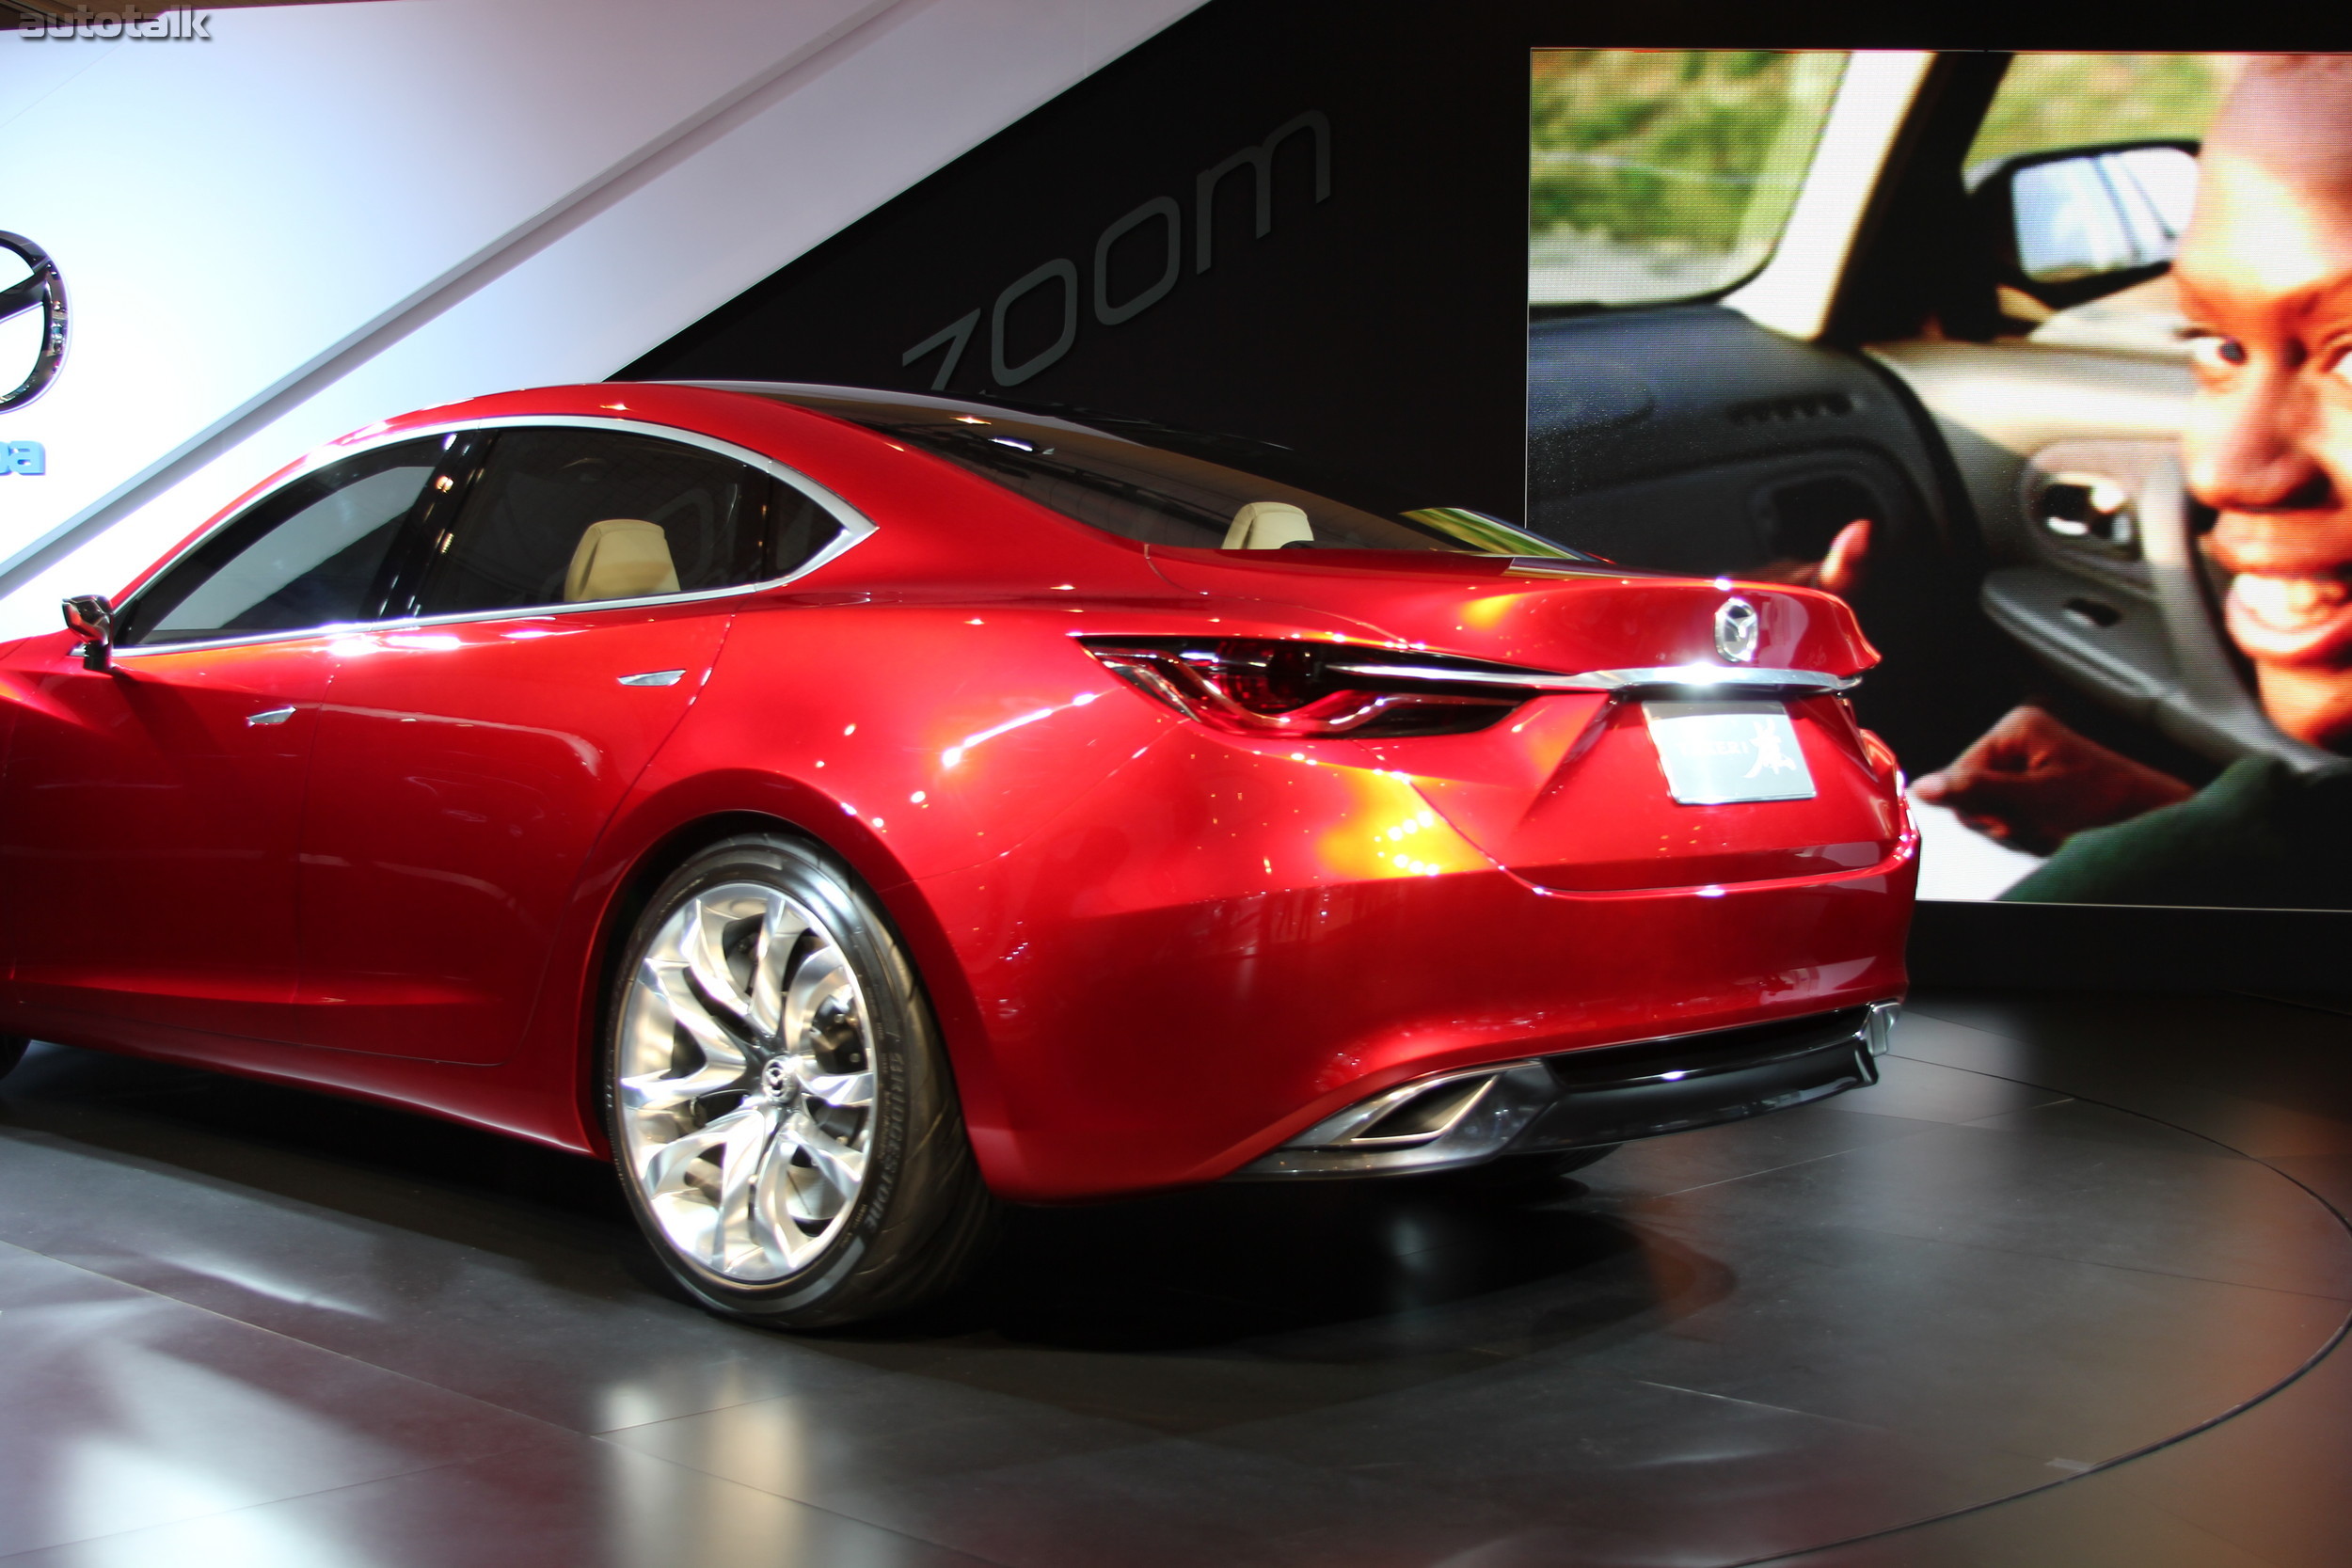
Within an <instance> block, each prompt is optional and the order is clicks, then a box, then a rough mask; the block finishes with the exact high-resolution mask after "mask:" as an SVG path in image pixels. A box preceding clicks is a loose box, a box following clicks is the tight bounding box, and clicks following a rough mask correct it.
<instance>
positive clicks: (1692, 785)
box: [1642, 703, 1813, 806]
mask: <svg viewBox="0 0 2352 1568" xmlns="http://www.w3.org/2000/svg"><path fill="white" fill-rule="evenodd" d="M1642 716H1643V717H1644V718H1645V719H1646V720H1648V721H1649V737H1650V740H1651V742H1652V743H1653V744H1655V745H1656V746H1657V748H1658V761H1659V764H1660V766H1661V767H1663V768H1665V770H1666V788H1667V790H1668V791H1669V792H1670V793H1671V794H1672V795H1673V796H1674V798H1675V799H1676V800H1678V801H1680V802H1681V803H1682V804H1684V805H1686V806H1720V805H1724V804H1727V803H1729V802H1731V801H1734V800H1811V799H1813V774H1812V771H1811V770H1810V769H1809V768H1806V767H1805V765H1804V750H1803V748H1801V747H1800V746H1798V744H1797V730H1796V726H1795V725H1793V724H1791V723H1789V722H1788V709H1787V708H1785V707H1783V706H1782V705H1780V704H1778V703H1644V704H1643V705H1642Z"/></svg>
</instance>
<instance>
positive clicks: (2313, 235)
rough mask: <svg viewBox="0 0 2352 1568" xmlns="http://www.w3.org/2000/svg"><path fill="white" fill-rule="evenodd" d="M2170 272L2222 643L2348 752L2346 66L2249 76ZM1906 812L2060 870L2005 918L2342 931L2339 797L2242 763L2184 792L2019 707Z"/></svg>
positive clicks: (2350, 880) (2043, 874)
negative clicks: (2134, 919) (2328, 914)
mask: <svg viewBox="0 0 2352 1568" xmlns="http://www.w3.org/2000/svg"><path fill="white" fill-rule="evenodd" d="M2172 271H2173V277H2174V278H2175V279H2176V280H2177V282H2178V285H2179V289H2180V296H2181V300H2182V304H2183V307H2184V309H2185V311H2186V312H2187V315H2188V317H2189V320H2190V323H2191V325H2192V328H2193V337H2192V347H2193V356H2194V362H2195V366H2196V373H2197V391H2196V396H2195V399H2194V401H2193V404H2192V407H2191V412H2190V416H2189V420H2188V423H2187V425H2186V428H2185V431H2184V434H2183V442H2182V446H2183V458H2184V462H2185V467H2186V470H2187V480H2188V486H2189V489H2190V490H2191V492H2192V493H2193V494H2195V496H2196V497H2197V498H2198V499H2200V500H2201V501H2203V502H2204V503H2205V504H2206V505H2208V506H2210V507H2212V508H2213V509H2214V510H2215V512H2216V513H2217V515H2218V516H2217V522H2216V524H2215V526H2214V529H2213V531H2212V532H2211V533H2210V534H2209V535H2208V536H2207V538H2206V540H2205V547H2206V549H2207V550H2208V551H2209V553H2210V554H2211V556H2212V559H2213V560H2214V562H2215V563H2216V564H2217V565H2218V566H2220V567H2221V568H2222V569H2223V570H2224V571H2226V572H2229V573H2231V574H2233V578H2232V586H2231V588H2230V592H2229V595H2228V599H2227V603H2226V605H2225V608H2224V618H2225V621H2226V623H2227V626H2228V629H2229V634H2230V637H2231V639H2232V640H2233V641H2234V642H2235V643H2236V644H2237V646H2238V649H2239V651H2240V652H2242V653H2243V654H2244V655H2245V656H2246V657H2247V658H2248V659H2249V661H2250V662H2251V664H2252V665H2253V668H2254V672H2255V679H2256V683H2257V687H2258V689H2259V691H2260V694H2261V698H2262V703H2263V706H2264V708H2265V711H2266V712H2267V713H2268V714H2269V716H2270V719H2271V721H2272V722H2273V723H2275V724H2277V725H2278V726H2279V728H2280V730H2282V731H2284V732H2285V733H2286V734H2288V735H2291V736H2295V737H2296V738H2297V739H2299V740H2304V741H2308V742H2310V743H2311V744H2312V745H2314V746H2319V747H2323V748H2326V749H2328V750H2331V751H2337V752H2352V57H2346V56H2337V55H2287V56H2271V57H2266V58H2261V59H2256V60H2253V61H2251V62H2249V64H2248V66H2247V68H2246V71H2245V72H2244V73H2243V75H2241V77H2240V78H2239V80H2238V84H2237V87H2236V88H2235V90H2234V91H2233V93H2232V94H2231V97H2230V100H2229V102H2228V103H2226V104H2225V105H2224V106H2223V108H2222V111H2221V113H2220V115H2219V116H2218V117H2217V119H2216V121H2215V123H2214V126H2213V129H2212V132H2211V134H2210V135H2208V136H2207V137H2206V140H2205V143H2204V150H2203V154H2202V156H2201V160H2200V167H2199V176H2198V192H2197V211H2196V216H2195V218H2194V219H2193V221H2192V222H2191V224H2190V226H2189V230H2188V232H2187V233H2186V234H2185V236H2184V237H2183V240H2182V243H2181V249H2180V254H2179V257H2178V259H2177V261H2175V263H2174V265H2173V269H2172ZM1918 793H1919V796H1920V798H1921V799H1922V800H1928V801H1931V802H1932V803H1936V804H1943V805H1948V806H1950V807H1951V808H1952V809H1953V810H1955V811H1957V812H1958V813H1960V814H1961V816H1963V818H1964V819H1966V820H1968V821H1969V822H1970V824H1971V825H1972V826H1975V827H1977V828H1979V831H1981V832H1987V833H1989V834H1990V835H1991V836H1993V837H1994V838H1998V839H2001V840H2004V841H2005V842H2009V843H2012V844H2015V845H2017V846H2019V847H2025V848H2031V849H2037V850H2041V849H2046V848H2050V847H2056V850H2057V852H2056V853H2055V854H2053V855H2052V856H2051V858H2050V860H2049V861H2048V863H2046V864H2044V865H2043V866H2042V868H2041V869H2039V870H2037V871H2035V872H2034V873H2033V874H2032V875H2030V876H2028V877H2027V878H2026V879H2025V880H2023V881H2021V882H2019V883H2018V884H2017V885H2016V886H2015V887H2013V888H2011V889H2010V891H2009V892H2008V893H2007V894H2005V895H2003V896H2004V897H2008V898H2012V899H2021V900H2036V901H2048V902H2079V903H2147V904H2226V905H2267V906H2274V907H2304V908H2331V909H2342V908H2346V907H2352V779H2346V778H2344V777H2339V776H2335V775H2328V776H2322V777H2317V778H2314V777H2311V776H2309V775H2304V774H2300V773H2298V772H2296V770H2295V769H2293V768H2290V767H2289V766H2288V765H2287V764H2285V763H2283V762H2280V761H2277V760H2275V759H2269V758H2257V757H2249V758H2246V759H2244V760H2241V761H2239V762H2237V763H2235V764H2233V766H2232V767H2231V768H2229V769H2228V770H2227V771H2226V772H2224V773H2223V774H2222V775H2221V777H2220V778H2218V779H2217V780H2216V781H2215V782H2214V783H2213V784H2210V785H2208V786H2206V787H2205V788H2204V789H2203V790H2201V791H2195V792H2192V791H2191V790H2190V789H2189V787H2188V786H2187V785H2186V784H2183V783H2181V782H2180V781H2179V780H2177V779H2173V778H2171V777H2169V775H2167V774H2164V773H2160V772H2157V771H2155V770H2154V769H2153V768H2145V767H2142V766H2140V765H2139V764H2137V763H2135V762H2132V761H2130V760H2129V759H2127V758H2124V757H2122V756H2120V755H2118V754H2117V753H2115V752H2110V751H2108V750H2107V749H2106V748H2105V747H2102V746H2098V745H2095V744H2094V743H2092V742H2090V741H2089V740H2086V739H2085V738H2083V737H2082V736H2078V735H2076V734H2075V733H2074V731H2072V730H2070V729H2068V728H2067V727H2066V726H2065V725H2063V724H2061V723H2060V722H2058V721H2057V720H2056V719H2054V718H2052V717H2050V716H2049V715H2048V714H2046V713H2044V712H2042V710H2041V709H2039V708H2033V707H2025V708H2019V709H2017V710H2015V711H2014V712H2012V713H2010V715H2009V717H2008V718H2006V719H2004V720H2003V721H2001V722H2000V723H1999V724H1998V725H1996V726H1994V729H1993V730H1992V731H1991V732H1989V733H1988V734H1987V735H1986V736H1984V738H1982V739H1981V740H1979V741H1978V742H1977V743H1976V744H1975V745H1974V746H1972V747H1970V748H1969V749H1968V751H1967V752H1964V753H1963V754H1962V755H1961V757H1960V758H1959V759H1958V760H1956V761H1955V762H1953V763H1952V765H1951V766H1950V767H1948V768H1945V769H1944V770H1943V771H1941V772H1939V773H1934V774H1931V775H1929V776H1928V777H1926V778H1923V779H1921V780H1920V781H1919V784H1918Z"/></svg>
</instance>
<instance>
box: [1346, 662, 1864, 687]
mask: <svg viewBox="0 0 2352 1568" xmlns="http://www.w3.org/2000/svg"><path fill="white" fill-rule="evenodd" d="M1328 668H1329V669H1330V670H1331V672H1332V673H1335V674H1342V675H1357V676H1360V677H1363V678H1365V679H1369V680H1396V681H1425V682H1428V683H1430V684H1432V685H1444V686H1487V687H1493V688H1495V689H1498V690H1511V691H1527V692H1539V691H1609V692H1634V691H1645V690H1646V691H1667V690H1672V691H1707V690H1727V689H1739V690H1742V691H1789V692H1804V693H1816V692H1828V691H1850V690H1851V689H1853V688H1855V687H1857V686H1859V685H1861V684H1862V677H1861V676H1859V675H1833V674H1831V673H1829V672H1828V671H1826V670H1775V669H1760V670H1759V669H1750V668H1746V667H1740V668H1732V667H1729V666H1723V665H1713V664H1665V665H1652V666H1648V667H1645V668H1640V669H1630V670H1585V671H1581V672H1578V673H1555V672H1552V671H1549V670H1510V669H1502V668H1498V667H1495V666H1492V665H1479V664H1470V663H1465V664H1461V665H1458V666H1457V665H1450V664H1440V663H1436V662H1432V663H1428V664H1374V663H1370V662H1365V661H1354V662H1350V663H1346V664H1338V663H1335V664H1332V665H1330V666H1328Z"/></svg>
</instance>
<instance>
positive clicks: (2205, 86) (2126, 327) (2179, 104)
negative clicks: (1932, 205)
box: [1966, 54, 2244, 358]
mask: <svg viewBox="0 0 2352 1568" xmlns="http://www.w3.org/2000/svg"><path fill="white" fill-rule="evenodd" d="M2243 63H2244V57H2243V56H2241V55H2120V54H2116V55H2109V54H2101V55H2081V54H2030V55H2018V56H2017V57H2016V58H2015V59H2012V60H2011V61H2010V64H2009V69H2008V70H2007V71H2003V72H2002V74H2001V87H2000V90H1999V91H1998V92H1997V93H1995V94H1994V99H1993V103H1992V106H1991V107H1990V108H1988V109H1987V110H1986V111H1985V116H1984V120H1983V122H1982V123H1981V124H1980V125H1979V127H1978V130H1977V136H1976V140H1975V141H1974V142H1973V143H1972V144H1971V145H1970V146H1969V149H1968V158H1967V163H1966V170H1967V182H1968V185H1969V187H1970V188H1971V189H1974V188H1975V187H1976V186H1977V185H1978V184H1979V182H1982V181H1983V180H1984V178H1985V177H1986V176H1987V175H1989V174H1991V173H1992V172H1993V170H1994V168H1996V167H1998V166H2000V164H2001V163H2002V162H2003V161H2004V160H2006V159H2010V158H2014V157H2018V156H2021V155H2023V154H2026V153H2030V152H2055V151H2058V150H2062V149H2066V148H2074V147H2094V146H2098V145H2100V144H2103V143H2107V142H2121V141H2157V140H2172V141H2198V140H2201V139H2202V137H2203V136H2204V134H2205V127H2206V126H2207V125H2208V124H2209V123H2211V121H2212V119H2213V117H2214V113H2215V111H2216V110H2217V109H2218V108H2219V107H2220V106H2221V100H2222V99H2223V98H2224V97H2225V96H2227V94H2228V92H2229V89H2230V84H2231V83H2232V82H2233V81H2235V80H2236V77H2237V72H2238V69H2239V67H2240V66H2241V65H2242V64H2243ZM2180 196H2181V201H2180V205H2182V206H2184V207H2185V205H2186V192H2185V191H2184V192H2182V193H2180ZM2174 227H2175V230H2176V231H2177V229H2178V227H2181V226H2180V225H2175V226H2174ZM2000 298H2001V312H2002V314H2003V315H2005V316H2007V317H2009V318H2010V320H2012V321H2019V322H2026V323H2031V324H2032V325H2031V326H2030V328H2029V329H2028V330H2027V332H2026V336H2027V338H2029V339H2030V340H2031V341H2035V342H2042V343H2062V344H2067V345H2070V346H2074V347H2081V348H2119V349H2128V350H2132V351H2135V352H2137V353H2141V354H2162V355H2167V356H2175V357H2182V358H2185V357H2186V356H2187V355H2188V352H2189V344H2188V342H2187V341H2186V339H2185V337H2184V336H2183V332H2182V329H2183V328H2185V326H2187V325H2188V321H2187V318H2186V317H2185V316H2184V315H2183V314H2182V312H2181V308H2180V301H2179V298H2178V296H2177V295H2176V294H2175V293H2173V287H2172V278H2171V277H2170V275H2169V274H2167V275H2166V276H2164V277H2153V278H2151V279H2149V280H2148V281H2147V282H2145V283H2136V284H2134V285H2133V286H2132V287H2130V288H2128V289H2123V290H2121V291H2119V292H2117V293H2111V294H2106V295H2104V296H2103V297H2101V298H2098V299H2094V300H2091V301H2090V302H2089V303H2088V304H2083V305H2076V306H2073V307H2070V308H2069V309H2063V310H2053V309H2050V308H2048V307H2047V306H2044V305H2042V304H2041V303H2039V302H2038V301H2036V300H2034V299H2032V298H2031V297H2029V296H2028V295H2026V293H2023V292H2021V291H2019V290H2016V289H2011V288H2009V287H2006V286H2004V287H2003V288H2002V290H2001V296H2000Z"/></svg>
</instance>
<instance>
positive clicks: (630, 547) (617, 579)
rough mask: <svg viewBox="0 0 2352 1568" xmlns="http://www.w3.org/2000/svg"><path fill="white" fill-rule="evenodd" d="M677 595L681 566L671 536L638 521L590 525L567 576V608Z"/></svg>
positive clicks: (625, 519) (612, 519)
mask: <svg viewBox="0 0 2352 1568" xmlns="http://www.w3.org/2000/svg"><path fill="white" fill-rule="evenodd" d="M676 592H677V565H676V563H675V562H673V561H671V559H670V536H669V535H668V534H666V533H664V532H662V531H661V529H660V526H659V525H658V524H654V523H648V522H644V521H641V520H640V519H638V518H635V517H607V518H606V519H605V520H604V521H603V522H600V523H590V524H589V525H588V528H587V531H585V532H583V533H581V534H580V545H579V547H577V548H576V549H574V550H573V551H572V564H571V567H570V569H569V570H567V571H566V572H565V573H564V603H565V604H580V603H582V602H584V601H586V600H590V599H636V598H643V597H644V596H645V595H646V594H675V593H676Z"/></svg>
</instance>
